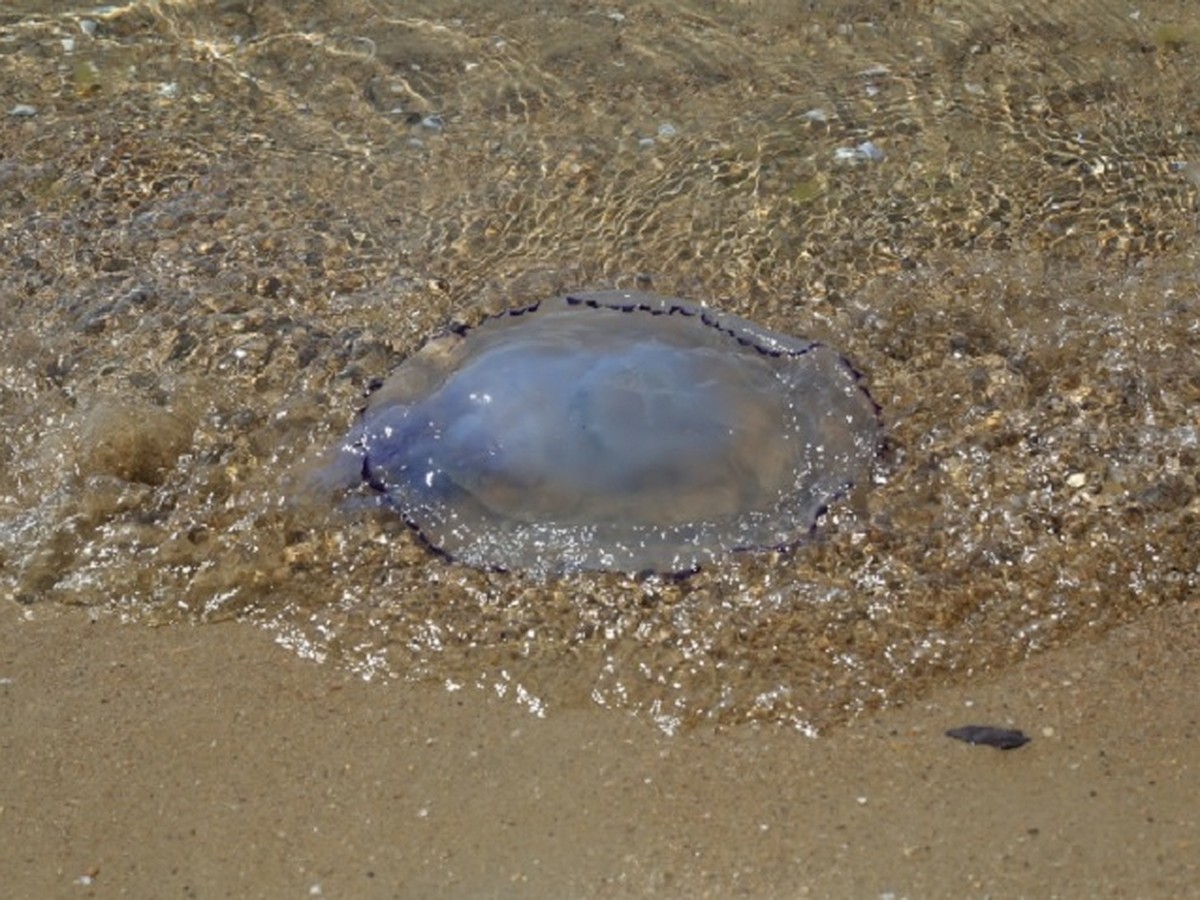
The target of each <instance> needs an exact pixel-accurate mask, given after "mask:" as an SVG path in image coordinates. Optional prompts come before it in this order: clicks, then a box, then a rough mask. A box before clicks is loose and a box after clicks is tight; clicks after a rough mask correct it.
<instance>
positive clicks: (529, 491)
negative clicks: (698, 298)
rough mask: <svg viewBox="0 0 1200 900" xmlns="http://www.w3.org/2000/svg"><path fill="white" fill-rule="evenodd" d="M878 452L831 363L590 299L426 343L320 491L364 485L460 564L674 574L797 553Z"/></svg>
mask: <svg viewBox="0 0 1200 900" xmlns="http://www.w3.org/2000/svg"><path fill="white" fill-rule="evenodd" d="M880 440H881V424H880V415H879V407H878V406H877V405H876V404H875V402H874V401H873V400H872V399H871V396H870V394H868V392H867V390H866V388H865V386H864V385H863V384H862V379H861V378H860V376H859V374H858V372H856V371H855V369H854V368H853V367H852V366H851V365H850V364H849V362H847V361H846V360H845V358H843V357H842V356H841V355H840V354H839V353H838V352H837V351H835V350H833V349H831V348H829V347H827V346H824V345H822V344H820V343H814V342H812V341H807V340H801V339H798V338H793V337H790V336H787V335H783V334H776V333H773V332H770V331H767V330H766V329H763V328H760V327H758V326H757V325H754V324H753V323H751V322H748V321H746V320H744V319H740V318H737V317H735V316H731V315H726V314H724V313H721V312H718V311H716V310H711V309H708V308H705V307H701V306H698V305H695V304H692V303H688V302H686V301H683V300H676V299H673V298H666V297H657V296H653V295H649V294H640V293H633V292H627V291H606V292H600V293H581V294H570V295H567V296H565V297H560V298H557V299H553V300H546V301H543V302H541V303H537V304H534V305H531V306H526V307H522V308H519V309H513V310H510V311H508V312H506V313H502V314H500V315H498V316H495V317H493V318H490V319H488V320H486V321H484V322H483V323H481V324H480V325H478V326H476V327H473V328H462V329H459V330H455V331H451V332H449V333H447V334H444V335H441V336H439V337H436V338H434V339H432V340H430V341H429V342H428V343H427V344H425V346H424V347H422V349H421V350H419V351H418V352H417V353H415V354H413V355H412V356H411V357H409V358H408V359H407V360H405V361H404V362H403V363H402V364H401V365H400V366H399V368H398V369H396V371H395V372H394V373H393V374H392V375H391V377H389V378H388V379H387V381H386V382H384V384H383V385H382V387H380V388H379V390H378V391H376V392H375V393H374V394H372V395H371V397H370V400H369V403H368V405H367V407H366V409H365V410H364V411H363V414H362V416H361V418H360V420H359V421H358V423H357V424H356V426H355V427H354V428H353V430H352V431H351V432H350V434H349V435H348V436H347V437H346V439H345V440H344V441H343V443H342V445H341V446H340V448H339V450H338V451H337V459H336V460H335V462H334V463H333V464H332V465H331V466H330V468H329V469H328V470H327V473H326V482H327V483H335V482H341V483H346V482H350V481H355V482H356V481H357V480H358V479H359V478H360V477H361V478H362V479H363V480H365V481H366V482H367V483H368V484H370V485H371V487H373V488H375V489H376V490H377V491H379V492H380V493H381V494H382V495H383V496H384V497H385V498H386V500H387V502H389V503H390V504H392V505H393V506H394V507H395V508H396V509H397V510H398V511H399V512H400V513H401V514H402V515H403V516H404V517H405V519H406V520H407V521H408V522H409V523H410V524H411V525H412V526H413V527H414V528H416V529H417V530H418V531H419V532H420V534H421V535H422V536H423V537H424V538H425V540H426V541H428V543H429V544H431V545H432V546H433V547H434V548H436V549H438V550H440V551H442V552H443V553H445V554H446V555H448V556H450V557H452V558H454V559H456V560H459V561H462V562H464V563H467V564H470V565H474V566H479V567H484V568H500V569H525V570H529V571H533V572H536V573H543V574H545V573H552V572H564V571H573V570H579V569H601V570H613V571H623V572H641V571H647V570H649V571H658V572H672V573H677V572H686V571H691V570H694V569H695V568H696V567H698V566H700V565H702V564H704V563H708V562H712V561H716V560H719V559H720V558H722V557H724V556H726V555H727V554H728V553H730V552H732V551H739V550H750V549H766V548H781V547H787V546H790V545H793V544H795V543H797V542H799V541H801V540H802V539H804V538H805V537H807V536H808V535H809V533H810V532H811V530H812V529H813V527H814V525H815V523H816V520H817V518H818V517H819V516H820V515H821V513H822V512H823V511H824V510H825V508H826V506H827V505H828V504H829V503H831V502H833V501H834V500H836V499H837V498H839V497H841V496H843V495H844V494H845V493H847V492H848V491H849V490H850V488H851V487H852V486H853V485H855V484H856V483H860V484H861V483H865V481H866V480H867V478H868V476H869V474H870V470H871V466H872V464H873V462H874V461H875V460H876V458H877V455H878V449H879V445H880Z"/></svg>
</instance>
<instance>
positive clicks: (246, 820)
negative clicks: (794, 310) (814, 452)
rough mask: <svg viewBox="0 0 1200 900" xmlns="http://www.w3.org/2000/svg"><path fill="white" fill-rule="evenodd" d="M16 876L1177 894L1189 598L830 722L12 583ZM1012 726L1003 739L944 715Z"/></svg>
mask: <svg viewBox="0 0 1200 900" xmlns="http://www.w3.org/2000/svg"><path fill="white" fill-rule="evenodd" d="M2 613H3V618H2V619H0V641H2V643H0V677H2V678H3V687H2V688H0V703H2V704H3V709H2V712H0V723H2V724H0V750H2V751H3V755H4V759H5V765H4V768H3V774H2V775H0V796H3V798H4V799H3V805H2V808H0V833H3V835H4V840H3V841H2V842H0V871H3V872H4V873H5V876H4V879H5V882H6V885H5V893H6V894H7V895H8V896H10V897H29V898H34V897H152V896H157V897H164V896H165V897H170V896H185V897H305V896H325V897H418V896H445V897H517V896H543V897H549V896H558V897H567V896H577V897H610V896H611V897H621V896H663V897H684V896H689V897H695V896H709V897H728V896H751V897H785V896H791V897H807V896H811V897H895V898H904V897H910V898H918V897H989V896H990V897H1001V896H1002V897H1085V896H1087V897H1134V896H1142V897H1185V896H1194V895H1195V894H1196V877H1197V871H1198V863H1197V859H1198V858H1200V856H1198V854H1197V848H1198V843H1197V842H1198V840H1200V821H1198V820H1200V812H1198V811H1200V778H1198V777H1197V775H1198V773H1200V744H1198V743H1197V740H1196V738H1197V733H1198V730H1200V698H1198V697H1197V694H1196V691H1195V690H1194V686H1195V683H1196V678H1197V668H1198V665H1200V664H1198V663H1197V660H1198V659H1200V607H1196V606H1195V605H1194V604H1193V605H1189V606H1186V607H1178V608H1173V609H1169V610H1162V611H1159V612H1156V613H1153V614H1151V615H1148V616H1147V617H1145V619H1143V620H1142V621H1140V622H1139V623H1138V624H1137V625H1135V626H1132V627H1128V628H1123V629H1119V630H1116V631H1113V632H1111V633H1110V634H1109V635H1107V636H1106V637H1105V638H1104V639H1102V640H1100V641H1097V642H1089V643H1084V644H1081V645H1079V646H1075V647H1072V648H1070V649H1068V650H1063V651H1056V652H1052V653H1047V654H1045V655H1043V656H1041V657H1039V658H1037V659H1036V660H1032V661H1030V662H1028V663H1025V664H1023V665H1020V666H1017V667H1015V668H1013V669H1011V670H1010V671H1007V672H1004V673H1003V674H1001V675H999V676H996V677H988V676H986V674H985V675H983V676H981V677H977V678H974V679H972V681H971V683H970V684H969V685H968V684H963V685H958V686H952V687H948V688H946V689H943V690H939V691H937V692H936V693H935V694H934V695H932V696H930V697H928V698H925V699H924V700H922V701H921V702H920V703H916V704H913V705H911V706H909V707H906V708H902V709H892V710H889V711H887V712H885V713H883V714H880V715H878V716H873V717H871V718H869V719H866V720H864V721H860V722H855V723H852V724H850V725H848V726H846V727H844V728H841V729H838V730H836V731H835V732H833V733H832V734H830V735H828V736H826V737H823V738H820V739H815V740H814V739H811V738H806V737H803V736H801V735H799V734H796V733H794V732H791V731H788V730H784V729H780V728H774V727H766V728H749V727H747V728H742V729H738V728H734V729H728V730H722V731H719V732H712V731H708V732H699V733H689V734H686V735H682V736H679V737H675V738H668V737H665V736H664V735H662V734H661V733H660V732H659V731H657V730H656V729H654V728H653V727H651V726H649V725H647V724H646V723H645V722H642V721H638V720H636V719H634V718H632V717H629V716H622V715H614V714H612V713H609V712H606V711H603V710H593V711H587V710H583V711H577V712H564V713H561V714H558V715H553V716H550V717H548V718H545V719H540V718H537V717H535V716H533V715H531V714H530V713H528V712H527V711H525V710H523V709H521V708H519V707H517V706H515V705H514V704H512V703H511V702H506V701H498V700H496V699H494V698H491V697H488V696H486V695H483V694H481V693H479V692H475V691H464V692H459V693H453V694H451V693H447V692H445V691H443V690H441V689H440V688H437V687H429V688H414V687H413V686H411V685H403V686H401V685H395V684H386V683H384V684H376V683H363V682H361V681H359V680H357V679H354V678H351V677H348V676H346V675H344V674H342V673H339V672H338V671H337V670H335V669H332V668H329V667H327V666H320V665H315V664H313V663H309V662H305V661H303V660H300V659H297V658H296V657H295V656H294V655H292V654H291V653H288V652H286V651H283V650H281V649H280V648H278V647H276V646H273V644H272V641H271V637H270V635H268V634H267V633H265V632H263V631H260V630H258V629H255V628H251V627H245V626H241V625H237V624H226V625H216V626H198V627H192V626H171V627H164V628H158V629H146V628H142V627H131V626H122V625H120V624H116V623H114V622H111V621H105V620H100V621H91V620H90V618H89V616H88V615H87V614H86V613H85V612H82V611H78V610H61V609H35V610H27V609H21V608H18V607H16V606H15V605H13V604H6V605H5V606H4V607H3V609H2ZM969 722H981V723H991V724H1000V725H1006V726H1009V727H1018V728H1021V729H1023V730H1025V731H1026V732H1027V733H1028V734H1030V735H1031V736H1032V737H1033V740H1032V742H1031V743H1030V744H1028V745H1026V746H1025V747H1022V748H1020V749H1017V750H1013V751H1000V750H995V749H992V748H989V747H973V746H969V745H966V744H962V743H959V742H956V741H952V740H949V739H948V738H946V737H944V736H943V734H942V732H943V731H944V730H945V729H946V728H947V727H951V726H955V725H959V724H965V723H969Z"/></svg>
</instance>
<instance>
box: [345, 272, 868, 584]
mask: <svg viewBox="0 0 1200 900" xmlns="http://www.w3.org/2000/svg"><path fill="white" fill-rule="evenodd" d="M634 293H636V295H637V296H639V297H643V298H644V297H651V298H653V301H657V302H646V301H645V300H632V299H630V294H634ZM609 298H614V299H609ZM616 298H622V299H616ZM555 302H558V303H565V304H566V306H569V307H587V308H589V309H597V310H599V309H608V310H612V311H616V312H622V313H646V314H649V315H651V316H682V317H685V318H697V319H699V321H700V322H701V323H702V324H703V325H704V326H706V327H708V328H712V329H714V330H716V331H719V332H720V333H722V334H724V335H725V336H726V337H728V338H730V339H731V340H733V341H735V342H736V343H737V344H738V345H739V346H742V347H746V348H750V349H753V350H755V351H756V352H757V353H759V354H761V355H763V356H766V357H771V358H784V357H786V358H800V357H803V356H805V355H807V354H810V353H812V352H813V351H815V350H825V351H827V352H829V353H831V354H833V356H834V357H835V359H836V360H837V362H838V363H839V364H840V366H841V367H842V369H843V370H844V372H845V373H846V374H847V375H848V376H849V377H850V379H851V380H852V382H853V384H854V386H855V388H856V389H857V390H858V391H859V393H860V394H861V396H862V397H863V398H865V400H866V401H867V403H868V404H869V407H870V409H871V411H872V414H873V416H874V419H875V424H876V426H877V427H878V429H879V433H878V436H877V437H876V440H875V442H874V443H875V448H874V459H875V461H878V459H879V458H880V457H881V456H882V455H883V453H884V449H885V445H886V441H887V438H886V432H885V431H884V418H883V408H882V407H881V406H880V405H879V403H878V402H876V400H875V398H874V397H873V396H872V395H871V392H870V391H869V390H868V388H867V386H866V383H865V377H864V375H863V373H862V372H861V371H860V370H859V369H858V367H857V366H855V365H854V363H853V362H851V360H850V359H849V358H848V357H846V356H845V355H844V354H842V353H841V352H840V351H838V350H836V349H835V348H833V347H831V346H830V345H828V344H826V343H824V342H822V341H812V340H807V339H803V338H798V337H794V336H792V335H789V334H785V333H778V332H771V331H769V330H767V329H764V328H762V327H760V326H759V325H757V324H755V323H754V322H752V321H750V320H748V319H744V318H742V317H740V316H736V315H734V314H732V313H725V312H719V311H716V310H713V309H711V308H709V307H705V306H701V305H699V304H696V303H692V302H690V301H686V300H682V299H679V298H669V297H661V298H659V297H656V296H655V295H647V294H644V293H640V292H628V291H620V290H606V291H596V292H573V293H568V294H565V295H560V296H559V297H555V298H548V299H546V300H539V301H537V302H534V303H529V304H526V305H524V306H517V307H511V308H509V309H505V310H502V311H500V312H498V313H492V314H490V315H487V316H485V317H484V318H483V319H481V320H480V321H478V322H476V323H474V324H466V323H462V322H451V323H450V324H449V325H448V326H447V327H446V328H445V329H444V330H443V331H441V332H439V333H436V334H434V335H432V336H431V337H429V338H428V339H426V340H425V341H424V342H422V344H421V346H422V347H424V346H427V345H428V344H430V343H432V342H434V341H437V340H439V339H442V338H445V337H447V336H449V335H451V334H453V335H455V336H457V337H459V338H466V337H467V336H468V335H469V334H470V333H471V332H472V331H475V330H477V329H479V328H482V327H484V326H486V325H488V324H489V323H492V322H495V321H498V320H504V319H510V318H520V317H522V316H525V315H528V314H533V313H536V312H538V311H539V310H541V309H542V308H543V307H545V306H546V305H547V304H550V303H555ZM401 365H403V362H402V363H401ZM394 371H395V370H393V372H394ZM389 377H390V376H389ZM386 382H387V379H386V378H385V379H380V380H373V381H372V382H371V383H370V385H369V387H368V390H367V396H368V398H369V397H370V396H371V395H372V394H374V393H375V392H376V391H378V390H379V389H380V388H381V387H382V386H383V385H384V384H386ZM369 409H370V403H369V399H368V404H367V405H366V406H364V407H363V408H362V409H360V411H359V414H360V416H363V415H365V414H366V413H367V412H368V411H369ZM354 446H356V447H357V448H358V450H359V452H360V454H361V457H362V465H361V471H360V476H359V477H360V478H361V481H362V483H364V484H366V485H367V486H368V487H369V488H371V489H372V490H373V491H375V492H376V493H377V495H378V499H379V502H380V503H381V504H383V505H385V506H387V507H388V508H389V509H391V510H393V511H394V512H396V513H397V514H398V515H399V517H400V518H401V519H402V521H404V523H405V524H406V525H407V526H408V527H409V528H410V529H411V530H412V531H413V532H414V533H415V536H416V537H417V539H418V541H419V542H420V543H421V544H422V545H423V546H424V547H425V548H426V549H428V550H429V551H431V552H432V553H433V554H434V555H435V556H438V557H440V558H442V559H444V560H446V561H447V562H459V561H462V560H461V557H460V556H458V555H456V554H455V553H454V552H453V551H451V550H448V549H446V548H445V547H443V546H441V545H440V544H438V543H437V542H436V541H435V540H433V539H432V538H430V537H429V535H428V534H427V533H426V531H425V529H424V528H423V527H422V525H421V522H420V521H418V519H417V518H416V517H415V516H413V515H412V514H411V512H410V511H409V510H408V509H406V508H405V507H404V505H403V504H402V503H400V502H399V501H398V500H397V498H396V497H395V496H393V490H392V488H391V487H389V485H388V484H387V483H386V482H384V481H382V480H380V479H379V478H377V477H375V476H374V475H373V473H372V467H371V460H370V454H369V452H368V450H367V448H366V446H365V445H364V444H363V439H362V437H361V436H360V437H359V438H358V440H356V441H355V442H354ZM855 486H856V482H855V481H848V482H846V483H845V484H844V485H842V487H840V488H838V489H837V490H834V491H832V492H831V493H830V494H829V496H828V497H826V498H825V499H824V501H823V502H822V503H820V505H819V506H818V507H817V508H816V509H815V512H814V514H813V515H812V516H811V521H810V522H809V524H808V526H807V528H806V529H804V531H803V532H797V534H796V536H795V537H794V538H793V539H791V540H787V541H783V542H771V543H762V542H755V543H745V544H734V545H732V546H726V547H723V548H721V550H720V553H719V555H721V556H724V555H727V554H745V553H754V552H759V553H762V552H781V553H787V552H791V551H793V550H795V549H797V548H799V547H800V546H803V545H805V544H807V543H808V542H809V541H811V540H812V538H813V537H814V535H816V534H817V533H818V532H819V521H820V519H821V517H822V516H824V515H825V514H826V513H827V512H828V509H829V507H830V506H831V505H833V504H835V503H837V502H838V501H839V500H842V499H844V498H845V497H846V496H847V495H849V494H850V493H851V492H852V491H853V489H854V488H855ZM466 564H468V565H470V566H471V567H472V568H477V569H480V570H483V571H493V572H508V571H513V570H522V569H528V568H530V567H527V566H521V565H505V564H501V563H482V562H479V561H475V560H470V561H467V562H466ZM705 564H706V561H705V560H697V561H695V562H693V563H692V564H691V565H688V566H681V567H678V568H665V569H664V568H658V567H655V566H645V567H642V568H640V569H637V570H635V571H634V572H633V573H631V574H636V575H637V576H638V577H648V576H659V577H667V578H688V577H690V576H692V575H694V574H696V573H697V572H698V571H700V569H701V568H702V567H703V566H704V565H705ZM583 570H590V571H605V569H604V568H601V567H593V566H579V567H568V569H567V571H568V572H570V571H583ZM548 571H551V572H552V571H557V570H553V569H551V570H543V574H546V572H548ZM608 571H623V570H621V569H619V568H618V569H608ZM560 574H561V573H560Z"/></svg>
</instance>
